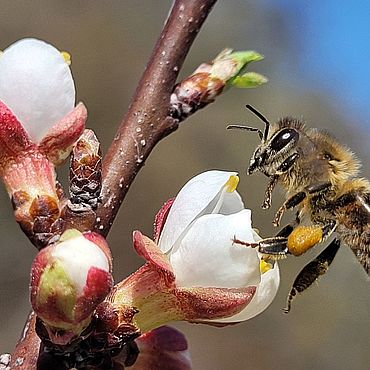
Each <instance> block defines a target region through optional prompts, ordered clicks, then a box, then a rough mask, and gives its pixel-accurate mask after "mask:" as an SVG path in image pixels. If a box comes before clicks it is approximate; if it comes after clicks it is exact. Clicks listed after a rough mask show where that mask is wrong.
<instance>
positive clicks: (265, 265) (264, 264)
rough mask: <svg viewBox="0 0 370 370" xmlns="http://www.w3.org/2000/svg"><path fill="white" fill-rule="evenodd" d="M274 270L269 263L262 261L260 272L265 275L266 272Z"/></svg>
mask: <svg viewBox="0 0 370 370" xmlns="http://www.w3.org/2000/svg"><path fill="white" fill-rule="evenodd" d="M271 269H272V264H271V263H269V262H266V261H264V260H261V261H260V271H261V274H264V273H265V272H267V271H269V270H271Z"/></svg>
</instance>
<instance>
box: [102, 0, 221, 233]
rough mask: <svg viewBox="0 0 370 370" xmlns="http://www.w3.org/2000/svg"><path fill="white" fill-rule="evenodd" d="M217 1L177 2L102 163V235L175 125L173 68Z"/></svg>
mask: <svg viewBox="0 0 370 370" xmlns="http://www.w3.org/2000/svg"><path fill="white" fill-rule="evenodd" d="M215 2H216V0H176V1H175V2H174V5H173V8H172V10H171V13H170V15H169V17H168V19H167V22H166V25H165V27H164V29H163V31H162V33H161V35H160V37H159V39H158V41H157V44H156V45H155V47H154V50H153V53H152V55H151V58H150V60H149V62H148V65H147V68H146V70H145V72H144V74H143V76H142V78H141V80H140V83H139V85H138V88H137V90H136V92H135V95H134V97H133V98H132V102H131V105H130V108H129V110H128V112H127V114H126V115H125V117H124V119H123V120H122V122H121V124H120V126H119V128H118V131H117V134H116V136H115V138H114V140H113V143H112V144H111V146H110V148H109V150H108V152H107V154H106V156H105V158H104V161H103V187H102V203H101V204H100V206H99V208H98V210H97V216H98V218H97V225H96V227H97V230H98V232H99V233H101V234H103V235H104V236H106V235H107V234H108V232H109V229H110V227H111V225H112V223H113V221H114V218H115V216H116V214H117V212H118V209H119V206H120V204H121V203H122V201H123V199H124V197H125V195H126V193H127V191H128V189H129V187H130V185H131V184H132V182H133V180H134V178H135V176H136V175H137V173H138V172H139V170H140V168H141V167H142V166H143V164H144V162H145V160H146V158H147V157H148V155H149V154H150V153H151V151H152V149H153V148H154V146H155V145H156V144H157V143H158V142H159V141H160V140H161V139H162V138H164V137H165V136H167V135H168V134H169V133H171V132H173V131H174V130H176V129H177V126H178V121H177V120H176V119H173V118H171V117H170V116H169V108H170V106H169V105H170V95H171V93H172V91H173V88H174V85H175V82H176V78H177V75H178V72H179V70H180V68H181V66H182V64H183V62H184V59H185V57H186V55H187V53H188V51H189V49H190V46H191V45H192V43H193V41H194V39H195V37H196V36H197V34H198V32H199V30H200V27H201V25H202V24H203V22H204V20H205V19H206V17H207V15H208V13H209V12H210V11H211V9H212V7H213V5H214V3H215Z"/></svg>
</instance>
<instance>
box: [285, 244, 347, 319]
mask: <svg viewBox="0 0 370 370" xmlns="http://www.w3.org/2000/svg"><path fill="white" fill-rule="evenodd" d="M339 247H340V241H339V240H338V239H334V240H333V241H332V242H331V243H330V244H329V245H328V246H327V247H326V248H325V249H324V250H323V251H322V252H321V253H320V254H319V255H318V256H317V257H316V258H315V259H314V260H313V261H311V262H310V263H308V264H307V265H306V266H305V267H304V268H303V269H302V270H301V272H300V273H299V274H298V275H297V277H296V278H295V280H294V283H293V286H292V289H291V290H290V292H289V295H288V298H287V302H286V307H285V308H284V309H283V311H284V313H289V311H290V309H291V305H292V301H293V299H294V298H295V296H296V295H297V294H298V293H302V292H303V291H305V290H306V289H307V288H309V287H310V286H311V285H312V283H314V282H315V281H316V280H317V279H318V278H319V277H320V276H321V275H324V274H325V273H326V272H327V271H328V269H329V266H330V264H331V263H332V262H333V260H334V257H335V255H336V254H337V252H338V249H339Z"/></svg>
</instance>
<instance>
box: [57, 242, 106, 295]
mask: <svg viewBox="0 0 370 370" xmlns="http://www.w3.org/2000/svg"><path fill="white" fill-rule="evenodd" d="M52 255H53V257H55V258H56V259H58V260H59V261H61V262H62V263H63V268H64V270H65V271H66V273H67V274H68V275H69V277H70V279H71V280H72V281H73V283H74V284H75V286H76V288H77V291H78V294H79V293H81V292H82V291H83V288H84V286H85V285H86V278H87V274H88V272H89V269H90V268H91V267H97V268H100V269H102V270H104V271H107V272H108V271H109V263H108V260H107V257H106V255H105V254H104V252H103V251H102V250H101V249H100V248H99V247H98V246H97V245H95V244H94V243H93V242H91V241H90V240H87V239H86V238H84V237H83V236H80V237H76V238H71V239H67V240H65V241H63V242H61V243H59V244H57V245H56V246H55V250H54V251H53V252H52Z"/></svg>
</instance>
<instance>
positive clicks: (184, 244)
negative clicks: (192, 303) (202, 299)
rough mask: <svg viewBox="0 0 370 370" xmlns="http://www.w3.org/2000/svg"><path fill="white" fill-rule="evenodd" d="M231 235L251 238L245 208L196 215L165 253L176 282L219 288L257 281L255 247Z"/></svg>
mask: <svg viewBox="0 0 370 370" xmlns="http://www.w3.org/2000/svg"><path fill="white" fill-rule="evenodd" d="M234 236H236V237H238V238H239V239H243V240H245V241H254V240H253V235H252V229H251V213H250V211H249V210H243V211H241V212H239V213H236V214H232V215H227V216H225V215H220V214H212V215H205V216H202V217H200V218H198V219H197V220H196V221H195V222H194V223H193V225H192V226H191V227H190V229H189V230H188V232H187V234H186V235H185V236H184V238H183V239H182V240H181V243H180V244H179V246H176V249H173V250H172V251H171V253H170V255H169V258H170V261H171V265H172V267H173V270H174V272H175V275H176V284H177V285H178V286H182V287H220V288H239V287H245V286H249V285H257V284H258V283H259V282H260V268H259V258H258V255H257V251H256V250H255V249H253V248H247V247H244V246H241V245H238V244H233V242H232V239H233V238H234Z"/></svg>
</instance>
